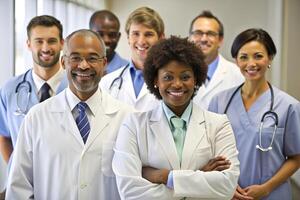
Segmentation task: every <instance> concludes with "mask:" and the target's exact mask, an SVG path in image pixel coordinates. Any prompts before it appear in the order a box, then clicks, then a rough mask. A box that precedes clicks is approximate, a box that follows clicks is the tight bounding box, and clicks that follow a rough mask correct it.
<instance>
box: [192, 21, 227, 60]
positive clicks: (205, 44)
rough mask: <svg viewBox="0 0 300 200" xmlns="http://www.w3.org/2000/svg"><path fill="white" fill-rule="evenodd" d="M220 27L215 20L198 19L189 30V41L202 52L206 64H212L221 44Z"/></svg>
mask: <svg viewBox="0 0 300 200" xmlns="http://www.w3.org/2000/svg"><path fill="white" fill-rule="evenodd" d="M219 31H220V26H219V24H218V22H217V21H216V20H215V19H210V18H205V17H201V18H198V19H197V20H196V21H195V22H194V24H193V26H192V30H191V35H190V37H189V40H190V41H192V42H194V43H195V44H196V45H197V46H198V47H199V48H200V49H201V50H202V52H203V54H204V56H205V61H206V63H207V64H210V63H211V62H213V61H214V60H215V59H216V58H217V56H218V52H219V48H220V46H221V45H222V43H223V37H221V36H220V35H219Z"/></svg>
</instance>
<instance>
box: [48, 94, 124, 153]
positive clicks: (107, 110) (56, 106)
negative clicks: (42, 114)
mask: <svg viewBox="0 0 300 200" xmlns="http://www.w3.org/2000/svg"><path fill="white" fill-rule="evenodd" d="M66 92H67V89H65V90H64V91H63V92H61V93H59V94H58V95H56V96H55V97H53V98H52V100H51V103H50V104H49V111H50V112H52V113H57V122H58V123H60V124H61V126H62V127H63V129H65V131H66V132H68V133H70V134H71V135H73V136H74V137H75V138H76V140H77V141H78V143H79V144H80V145H81V146H82V147H83V148H84V151H86V150H87V149H88V148H89V147H90V145H91V144H92V143H93V142H94V140H95V139H96V138H97V137H98V136H99V134H100V133H101V132H102V130H103V129H104V128H105V127H106V126H107V125H108V124H109V122H110V121H111V116H110V115H111V114H114V113H116V112H117V111H118V110H119V109H120V103H119V102H118V101H117V100H114V99H113V98H111V97H109V95H108V94H106V93H105V92H101V97H102V101H101V100H99V104H98V109H97V111H96V115H95V118H94V122H93V123H92V124H91V125H92V126H91V132H90V134H89V137H88V139H87V142H86V144H85V145H84V143H83V141H82V138H81V135H80V133H79V130H78V128H77V125H76V122H75V120H74V117H73V115H72V112H71V108H70V106H69V105H68V101H67V94H66ZM100 122H101V123H100Z"/></svg>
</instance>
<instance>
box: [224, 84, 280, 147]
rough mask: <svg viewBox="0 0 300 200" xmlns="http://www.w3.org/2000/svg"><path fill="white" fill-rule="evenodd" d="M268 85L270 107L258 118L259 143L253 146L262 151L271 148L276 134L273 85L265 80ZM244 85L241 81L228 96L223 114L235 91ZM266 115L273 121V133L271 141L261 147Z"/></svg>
mask: <svg viewBox="0 0 300 200" xmlns="http://www.w3.org/2000/svg"><path fill="white" fill-rule="evenodd" d="M267 83H268V85H269V88H270V93H271V105H270V109H269V110H268V111H267V112H265V113H264V114H263V116H262V118H261V120H260V126H259V144H257V145H256V146H255V147H256V148H257V149H259V150H261V151H263V152H267V151H270V150H272V145H273V142H274V139H275V134H276V130H277V126H278V115H277V113H275V112H274V111H273V106H274V90H273V87H272V85H271V84H270V83H269V82H267ZM243 85H244V83H242V84H241V85H240V86H239V87H238V88H237V89H236V90H235V91H234V92H233V93H232V95H231V97H230V98H229V101H228V103H227V105H226V108H225V110H224V114H226V112H227V110H228V108H229V106H230V104H231V102H232V100H233V98H234V96H235V95H236V93H237V92H238V91H239V90H240V89H241V87H242V86H243ZM267 117H271V118H272V119H273V120H274V122H275V125H274V128H273V133H272V139H271V142H270V145H269V146H267V147H263V146H262V129H263V126H264V121H265V119H266V118H267Z"/></svg>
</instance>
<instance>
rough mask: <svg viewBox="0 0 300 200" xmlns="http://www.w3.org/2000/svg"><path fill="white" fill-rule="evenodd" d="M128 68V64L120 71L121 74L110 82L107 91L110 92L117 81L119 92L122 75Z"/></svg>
mask: <svg viewBox="0 0 300 200" xmlns="http://www.w3.org/2000/svg"><path fill="white" fill-rule="evenodd" d="M128 68H129V63H128V64H127V65H126V66H125V67H124V69H122V71H121V73H120V74H119V76H118V77H116V78H115V79H114V80H113V81H112V82H111V84H110V86H109V90H111V89H112V87H113V85H114V84H115V83H116V82H117V81H119V85H118V87H117V88H118V91H120V90H121V88H122V85H123V80H124V79H123V75H124V73H125V71H126V70H127V69H128Z"/></svg>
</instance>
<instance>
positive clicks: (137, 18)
mask: <svg viewBox="0 0 300 200" xmlns="http://www.w3.org/2000/svg"><path fill="white" fill-rule="evenodd" d="M133 23H136V24H142V25H144V26H146V27H148V28H152V29H154V30H155V32H156V33H157V35H158V36H159V37H161V36H162V35H164V31H165V26H164V22H163V20H162V18H161V17H160V15H159V14H158V13H157V12H156V11H155V10H153V9H151V8H149V7H140V8H138V9H136V10H134V11H133V12H132V13H131V14H130V15H129V17H128V19H127V21H126V25H125V31H126V33H127V35H129V30H130V26H131V24H133Z"/></svg>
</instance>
